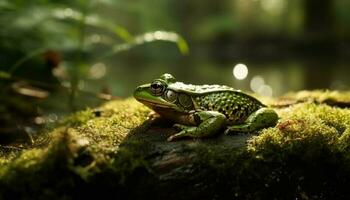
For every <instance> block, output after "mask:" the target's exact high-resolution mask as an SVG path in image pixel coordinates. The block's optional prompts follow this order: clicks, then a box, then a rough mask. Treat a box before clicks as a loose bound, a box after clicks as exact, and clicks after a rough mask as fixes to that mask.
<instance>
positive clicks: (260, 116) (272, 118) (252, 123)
mask: <svg viewBox="0 0 350 200" xmlns="http://www.w3.org/2000/svg"><path fill="white" fill-rule="evenodd" d="M277 121H278V115H277V113H276V112H275V111H274V110H273V109H271V108H260V109H259V110H257V111H255V112H254V113H252V114H251V115H250V116H249V117H248V118H247V120H246V121H245V122H244V123H242V124H237V125H233V126H230V127H228V128H227V129H226V131H225V134H229V133H232V132H253V131H257V130H259V129H262V128H266V127H270V126H275V125H276V123H277Z"/></svg>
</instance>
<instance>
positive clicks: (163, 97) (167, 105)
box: [134, 74, 192, 112]
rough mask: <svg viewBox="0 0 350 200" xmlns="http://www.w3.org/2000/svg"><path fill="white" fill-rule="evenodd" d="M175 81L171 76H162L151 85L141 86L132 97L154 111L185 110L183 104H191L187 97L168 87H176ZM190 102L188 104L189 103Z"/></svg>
mask: <svg viewBox="0 0 350 200" xmlns="http://www.w3.org/2000/svg"><path fill="white" fill-rule="evenodd" d="M175 83H176V80H175V78H174V77H173V76H172V75H171V74H163V75H162V76H160V78H158V79H155V80H153V81H152V82H151V83H148V84H144V85H141V86H139V87H137V88H136V90H135V91H134V97H135V99H136V100H138V101H139V102H141V103H143V104H145V105H146V106H148V107H150V108H151V109H153V110H154V111H156V112H158V111H162V112H163V111H165V112H166V111H178V112H182V111H184V110H185V108H184V106H183V104H184V103H186V102H185V101H187V102H188V104H189V103H191V106H192V101H191V100H190V97H189V96H187V95H186V96H184V95H180V94H179V93H178V92H177V91H176V90H175V89H176V88H174V87H171V89H170V87H169V85H176V84H175ZM189 101H190V102H189Z"/></svg>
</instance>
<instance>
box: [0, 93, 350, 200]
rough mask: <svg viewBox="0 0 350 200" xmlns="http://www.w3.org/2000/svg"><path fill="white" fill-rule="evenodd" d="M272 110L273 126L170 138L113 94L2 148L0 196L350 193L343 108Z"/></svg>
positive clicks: (348, 113)
mask: <svg viewBox="0 0 350 200" xmlns="http://www.w3.org/2000/svg"><path fill="white" fill-rule="evenodd" d="M317 92H318V93H319V94H320V95H323V96H324V95H325V94H326V93H327V92H325V93H322V92H320V91H317ZM328 93H329V92H328ZM310 94H312V95H313V96H312V98H315V93H310ZM332 94H334V93H332ZM339 94H342V95H343V96H345V97H346V96H347V95H348V93H341V92H339ZM299 95H300V94H299ZM294 96H295V97H298V93H296V94H295V95H294ZM310 98H311V97H310ZM332 98H333V99H335V101H334V102H336V100H337V99H336V98H334V97H332ZM347 98H350V97H349V96H347ZM341 101H342V102H343V101H344V99H342V100H341ZM267 102H269V103H270V104H274V103H278V101H275V100H273V99H269V100H267ZM342 105H343V104H342ZM276 111H277V112H278V114H279V116H280V120H279V123H278V124H277V126H276V127H272V128H267V129H263V130H261V131H260V132H258V133H254V134H237V135H224V134H218V136H217V137H213V138H207V139H188V140H181V141H177V142H167V141H166V138H167V137H168V136H169V135H171V134H174V133H175V132H176V131H175V130H174V129H172V128H171V126H172V123H171V122H168V121H164V120H162V119H148V114H149V112H150V110H149V109H148V108H146V107H145V106H143V105H141V104H139V103H137V102H136V101H135V100H133V99H126V100H117V101H111V102H108V103H106V104H105V105H102V106H101V107H100V108H96V109H88V110H85V111H82V112H78V113H76V114H73V115H72V116H70V117H67V118H66V119H64V120H63V121H61V122H60V123H59V124H58V125H57V127H56V128H55V129H53V130H51V131H50V132H49V133H47V134H45V136H42V137H43V138H42V139H44V140H43V141H48V142H47V143H45V144H42V145H40V146H36V147H31V148H26V149H22V150H7V151H2V152H1V157H0V165H1V167H0V195H1V199H49V198H50V199H77V198H89V199H90V198H92V197H96V198H103V197H109V196H110V195H111V196H112V197H114V198H118V197H119V198H122V199H141V198H142V199H349V198H350V193H349V192H348V185H350V109H349V108H346V107H344V106H341V108H340V107H338V106H337V105H336V104H333V105H328V104H326V103H323V102H321V101H320V102H314V101H300V102H295V103H293V104H291V105H289V106H282V107H277V108H276Z"/></svg>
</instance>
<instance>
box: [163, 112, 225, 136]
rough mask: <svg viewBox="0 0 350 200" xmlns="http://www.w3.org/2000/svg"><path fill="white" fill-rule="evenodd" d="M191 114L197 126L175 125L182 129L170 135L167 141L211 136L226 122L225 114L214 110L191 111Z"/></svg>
mask: <svg viewBox="0 0 350 200" xmlns="http://www.w3.org/2000/svg"><path fill="white" fill-rule="evenodd" d="M193 115H194V118H195V119H196V122H197V124H198V127H195V126H188V127H186V126H184V125H176V127H177V128H180V129H182V131H180V132H179V133H177V134H174V135H172V136H170V137H169V138H168V141H173V140H175V139H179V138H183V137H191V138H201V137H207V136H211V135H214V134H215V133H217V132H218V131H219V130H220V129H221V128H223V127H224V126H225V123H226V117H225V115H223V114H221V113H219V112H215V111H199V112H195V113H193Z"/></svg>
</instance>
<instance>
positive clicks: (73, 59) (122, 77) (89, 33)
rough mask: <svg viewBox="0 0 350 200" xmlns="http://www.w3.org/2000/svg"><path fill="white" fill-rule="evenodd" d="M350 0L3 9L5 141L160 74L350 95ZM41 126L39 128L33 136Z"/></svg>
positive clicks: (67, 3)
mask: <svg viewBox="0 0 350 200" xmlns="http://www.w3.org/2000/svg"><path fill="white" fill-rule="evenodd" d="M349 9H350V1H348V0H221V1H213V0H191V1H179V0H130V1H122V0H76V1H71V0H56V1H49V0H37V1H34V0H33V1H27V0H1V1H0V26H1V28H0V87H1V92H2V95H1V97H0V114H1V117H0V127H2V128H1V129H0V132H3V133H12V132H18V133H19V134H22V132H23V131H25V132H26V133H27V134H29V136H28V137H29V138H30V137H31V134H32V133H35V132H36V129H35V127H36V125H37V126H38V127H40V126H42V125H43V124H47V123H49V122H54V121H56V120H57V118H59V117H60V116H62V115H65V114H67V113H69V112H71V111H74V110H77V109H82V108H85V107H87V106H96V105H99V104H100V103H102V102H103V101H106V100H109V99H115V98H123V97H128V96H131V95H132V92H133V89H134V88H135V87H136V86H138V85H140V84H142V83H146V82H150V81H151V80H152V79H154V78H156V77H158V76H159V75H161V74H163V73H166V72H167V73H171V74H173V75H174V76H175V77H176V78H177V79H178V80H180V81H183V82H186V83H192V84H225V85H229V86H232V87H235V88H238V89H241V90H245V91H250V92H256V93H258V94H260V95H265V96H279V95H282V94H284V93H286V92H288V91H293V90H301V89H318V88H322V89H337V90H347V89H349V82H350V79H349V71H350V70H349V66H348V65H349V63H350V12H348V10H349ZM33 127H34V128H33Z"/></svg>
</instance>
